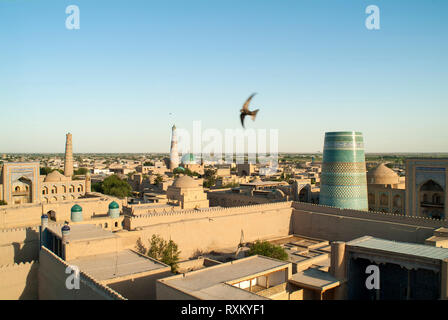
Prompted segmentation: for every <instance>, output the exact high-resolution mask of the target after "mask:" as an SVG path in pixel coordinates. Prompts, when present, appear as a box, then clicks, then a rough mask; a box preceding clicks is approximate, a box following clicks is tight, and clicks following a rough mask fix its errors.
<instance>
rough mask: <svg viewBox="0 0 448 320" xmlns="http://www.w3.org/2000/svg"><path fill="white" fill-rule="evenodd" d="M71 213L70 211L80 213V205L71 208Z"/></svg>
mask: <svg viewBox="0 0 448 320" xmlns="http://www.w3.org/2000/svg"><path fill="white" fill-rule="evenodd" d="M71 211H72V212H82V208H81V206H80V205H77V204H75V205H74V206H73V207H72V210H71Z"/></svg>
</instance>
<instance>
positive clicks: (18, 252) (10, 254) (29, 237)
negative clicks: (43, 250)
mask: <svg viewBox="0 0 448 320" xmlns="http://www.w3.org/2000/svg"><path fill="white" fill-rule="evenodd" d="M38 248H39V228H38V227H33V228H16V229H3V230H0V266H1V265H6V264H13V263H20V262H28V261H33V260H37V259H38Z"/></svg>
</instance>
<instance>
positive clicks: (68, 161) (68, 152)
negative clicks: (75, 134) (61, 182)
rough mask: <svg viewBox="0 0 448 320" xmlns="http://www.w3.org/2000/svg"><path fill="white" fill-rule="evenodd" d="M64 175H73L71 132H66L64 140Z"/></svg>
mask: <svg viewBox="0 0 448 320" xmlns="http://www.w3.org/2000/svg"><path fill="white" fill-rule="evenodd" d="M64 176H66V177H72V176H73V145H72V134H71V133H67V135H66V140H65V162H64Z"/></svg>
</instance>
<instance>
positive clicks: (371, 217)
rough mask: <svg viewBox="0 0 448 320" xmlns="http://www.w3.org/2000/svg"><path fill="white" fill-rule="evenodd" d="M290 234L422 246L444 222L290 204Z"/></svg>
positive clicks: (445, 223) (296, 203) (445, 222)
mask: <svg viewBox="0 0 448 320" xmlns="http://www.w3.org/2000/svg"><path fill="white" fill-rule="evenodd" d="M292 206H293V208H294V210H293V218H292V225H293V230H294V233H296V234H300V235H304V236H310V237H315V238H322V239H326V240H330V241H334V240H341V241H349V240H352V239H355V238H357V237H361V236H365V235H370V236H374V237H379V238H383V239H388V240H394V241H405V242H413V243H424V242H425V239H427V238H429V237H430V236H432V235H433V232H434V230H435V229H437V228H439V227H442V226H444V227H446V226H448V221H447V220H435V219H428V218H421V217H412V216H404V215H398V214H389V213H382V212H365V211H357V210H350V209H339V208H334V207H329V206H322V205H314V204H310V203H299V202H294V203H293V205H292Z"/></svg>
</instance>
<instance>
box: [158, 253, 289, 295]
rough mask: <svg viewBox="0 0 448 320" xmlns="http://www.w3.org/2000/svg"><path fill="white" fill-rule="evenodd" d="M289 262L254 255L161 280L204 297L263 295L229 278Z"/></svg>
mask: <svg viewBox="0 0 448 320" xmlns="http://www.w3.org/2000/svg"><path fill="white" fill-rule="evenodd" d="M289 264H290V263H289V262H285V261H280V260H276V259H271V258H268V257H263V256H252V257H248V258H243V259H240V260H235V261H232V262H227V263H223V264H219V265H216V266H213V267H209V268H206V269H202V270H199V271H193V272H189V273H186V274H184V275H183V276H174V277H170V278H165V279H163V280H161V281H162V282H163V283H165V284H167V285H169V286H172V287H174V288H177V289H180V290H181V291H184V292H187V293H189V294H191V295H193V296H196V297H198V298H201V299H224V300H227V299H232V300H233V299H264V298H263V297H261V296H258V295H256V294H254V293H251V292H249V291H246V290H243V289H239V288H236V287H234V286H232V285H229V284H227V282H230V281H235V280H239V279H243V278H246V277H250V276H256V275H258V274H262V273H267V272H269V271H271V270H273V269H277V268H278V269H281V267H285V268H286V267H287V266H288V265H289ZM274 271H276V270H274Z"/></svg>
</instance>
